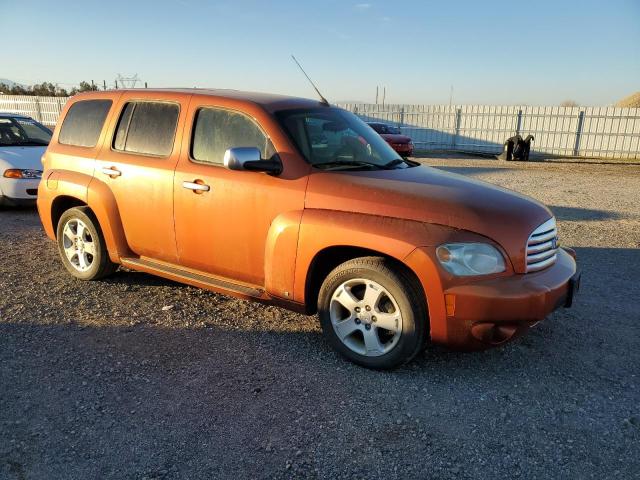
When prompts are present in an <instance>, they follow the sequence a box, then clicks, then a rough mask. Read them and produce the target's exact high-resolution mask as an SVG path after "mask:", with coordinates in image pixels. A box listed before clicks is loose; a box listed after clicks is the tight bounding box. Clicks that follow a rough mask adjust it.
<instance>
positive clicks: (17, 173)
mask: <svg viewBox="0 0 640 480" xmlns="http://www.w3.org/2000/svg"><path fill="white" fill-rule="evenodd" d="M2 176H3V177H5V178H42V170H22V169H19V168H10V169H8V170H5V171H4V173H3V175H2Z"/></svg>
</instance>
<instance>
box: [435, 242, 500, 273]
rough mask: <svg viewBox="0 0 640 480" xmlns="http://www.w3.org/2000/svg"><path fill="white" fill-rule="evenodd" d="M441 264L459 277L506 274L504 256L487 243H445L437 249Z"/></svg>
mask: <svg viewBox="0 0 640 480" xmlns="http://www.w3.org/2000/svg"><path fill="white" fill-rule="evenodd" d="M436 256H437V257H438V261H439V262H440V264H441V265H442V266H443V267H444V268H445V270H447V271H448V272H450V273H452V274H454V275H457V276H461V277H464V276H471V275H488V274H490V273H499V272H504V270H505V266H504V258H503V257H502V254H501V253H500V252H499V251H498V250H497V249H496V248H495V247H492V246H491V245H489V244H487V243H445V244H444V245H440V246H439V247H438V248H437V249H436Z"/></svg>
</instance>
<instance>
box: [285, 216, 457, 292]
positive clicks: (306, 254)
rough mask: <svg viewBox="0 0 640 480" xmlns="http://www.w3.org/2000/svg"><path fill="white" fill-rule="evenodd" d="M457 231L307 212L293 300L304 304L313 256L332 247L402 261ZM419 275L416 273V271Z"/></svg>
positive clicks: (401, 221) (393, 220)
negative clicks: (353, 249) (377, 254)
mask: <svg viewBox="0 0 640 480" xmlns="http://www.w3.org/2000/svg"><path fill="white" fill-rule="evenodd" d="M454 234H455V230H453V229H451V228H450V227H444V226H440V225H432V224H427V223H422V222H416V221H413V220H404V219H398V218H390V217H382V216H377V215H363V214H359V213H349V212H339V211H335V210H316V209H305V211H304V214H303V217H302V223H301V226H300V239H299V242H298V255H297V258H296V266H295V282H294V295H293V297H294V298H293V299H294V300H295V301H296V302H300V303H304V302H305V285H306V279H307V274H308V271H309V268H310V267H311V264H312V261H313V259H314V257H315V256H316V255H317V254H318V253H319V252H321V251H322V250H324V249H326V248H330V247H339V246H345V247H359V248H364V249H368V250H373V251H376V252H380V253H381V254H384V255H387V256H389V257H392V258H395V259H396V260H398V261H400V262H403V260H404V259H405V258H406V257H407V256H408V255H409V254H410V253H411V252H413V251H414V250H415V249H416V248H417V247H419V246H424V245H439V244H440V243H444V242H445V241H447V240H448V239H450V238H452V236H453V235H454ZM416 273H417V272H416Z"/></svg>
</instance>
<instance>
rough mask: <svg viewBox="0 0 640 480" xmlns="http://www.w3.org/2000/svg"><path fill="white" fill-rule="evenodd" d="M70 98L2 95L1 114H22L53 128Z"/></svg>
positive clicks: (0, 102)
mask: <svg viewBox="0 0 640 480" xmlns="http://www.w3.org/2000/svg"><path fill="white" fill-rule="evenodd" d="M67 100H69V98H68V97H36V96H30V95H0V112H9V113H20V114H22V115H28V116H30V117H31V118H34V119H35V120H37V121H39V122H40V123H43V124H44V125H47V126H49V127H53V126H54V125H55V124H56V122H57V121H58V117H59V116H60V112H62V109H63V107H64V105H65V103H67Z"/></svg>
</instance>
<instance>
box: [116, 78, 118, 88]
mask: <svg viewBox="0 0 640 480" xmlns="http://www.w3.org/2000/svg"><path fill="white" fill-rule="evenodd" d="M117 89H118V80H117V79H116V90H117Z"/></svg>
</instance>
